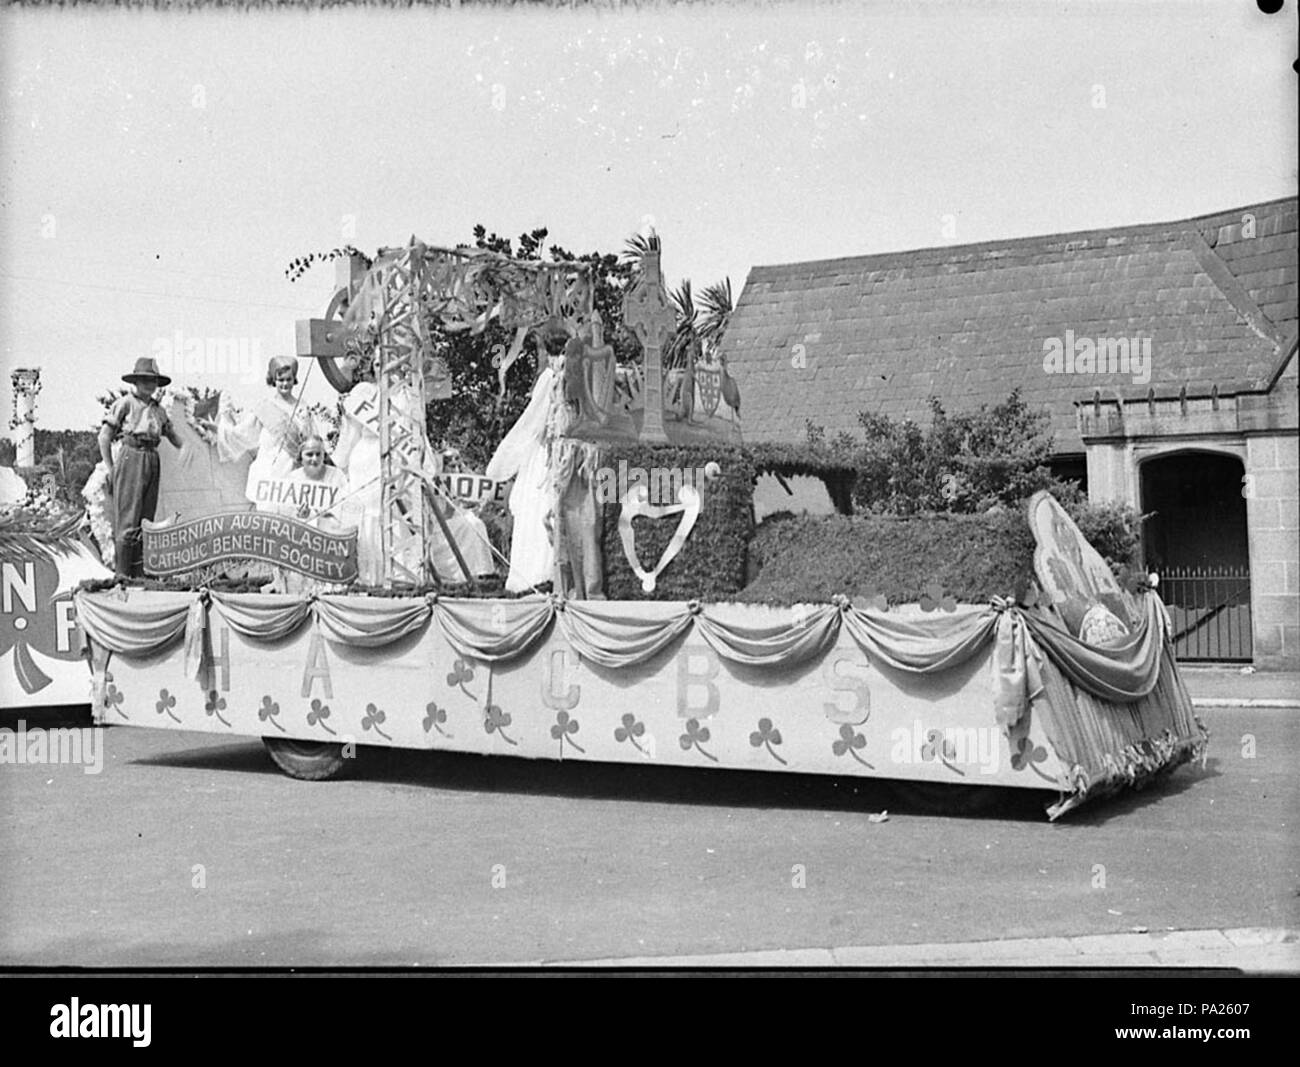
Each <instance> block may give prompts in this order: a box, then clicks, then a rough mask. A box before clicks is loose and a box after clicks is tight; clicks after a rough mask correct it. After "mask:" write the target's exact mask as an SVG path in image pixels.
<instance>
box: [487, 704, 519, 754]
mask: <svg viewBox="0 0 1300 1067" xmlns="http://www.w3.org/2000/svg"><path fill="white" fill-rule="evenodd" d="M509 725H510V713H509V712H508V711H502V710H501V709H500V708H499V707H497V705H495V704H489V705H488V706H487V712H486V713H485V718H484V719H483V729H484V730H486V731H487V732H488V733H492V731H493V730H495V731H496V732H497V733H499V734H500V735H501V736H502V738H504V739H505V740H506V741H508V742H509V743H510V744H512V745H517V744H519V742H518V741H516V740H515V739H514V738H513V737H511V736H510V735H509V734H507V733H506V727H507V726H509Z"/></svg>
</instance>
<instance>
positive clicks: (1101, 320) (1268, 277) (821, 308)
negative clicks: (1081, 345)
mask: <svg viewBox="0 0 1300 1067" xmlns="http://www.w3.org/2000/svg"><path fill="white" fill-rule="evenodd" d="M1296 206H1297V201H1296V200H1295V198H1290V199H1286V200H1277V201H1273V202H1270V203H1266V204H1257V205H1253V206H1249V207H1243V208H1238V209H1236V210H1234V211H1226V212H1223V213H1221V214H1217V215H1212V216H1205V217H1202V218H1196V219H1189V220H1185V221H1182V222H1171V223H1158V224H1154V225H1144V226H1129V227H1120V228H1116V229H1109V230H1097V231H1092V232H1087V233H1072V234H1059V235H1054V236H1046V237H1032V238H1023V239H1018V240H1010V241H994V242H988V243H985V244H978V245H964V246H949V247H945V248H930V249H923V250H920V251H915V252H896V253H886V254H883V255H875V256H857V257H853V258H848V259H832V260H821V261H818V262H812V263H792V264H786V265H781V266H767V267H755V268H754V269H753V270H751V271H750V274H749V279H748V281H747V283H746V285H745V289H744V292H742V293H741V296H740V300H739V301H738V302H737V305H736V310H735V312H734V313H733V315H732V318H731V323H730V325H729V327H728V329H727V334H726V337H725V339H724V341H723V353H724V355H725V356H726V358H727V360H728V362H729V364H730V367H731V371H732V374H733V375H734V377H735V378H736V380H737V382H738V383H739V384H740V388H741V395H742V400H743V407H742V411H743V415H744V423H743V426H744V434H745V440H746V441H748V442H755V443H757V442H762V441H788V442H797V441H802V440H804V439H805V437H806V424H807V422H808V420H812V421H813V422H815V423H820V424H821V425H823V426H825V427H826V429H827V430H828V432H831V433H834V432H835V431H837V430H841V429H845V430H850V431H854V430H856V429H857V426H858V423H857V416H858V413H859V412H860V411H873V412H879V413H882V414H887V415H891V416H894V417H902V416H910V417H912V418H914V419H916V420H918V421H921V422H926V421H928V413H929V406H928V398H929V396H930V395H931V394H934V395H937V396H938V397H940V399H941V400H942V401H943V402H944V405H945V407H947V408H948V409H949V410H950V411H957V410H961V409H963V408H966V407H970V406H976V405H979V404H982V403H985V404H996V403H998V402H999V401H1001V400H1003V399H1005V398H1006V396H1007V394H1008V393H1010V392H1011V390H1012V389H1013V388H1015V387H1016V386H1019V387H1020V389H1021V392H1022V394H1023V396H1024V397H1025V399H1026V400H1027V401H1029V402H1030V403H1032V404H1039V405H1044V406H1046V407H1047V408H1048V410H1049V411H1050V412H1051V415H1052V426H1053V429H1054V431H1055V433H1056V444H1057V450H1058V451H1059V452H1062V453H1070V452H1081V451H1082V450H1083V445H1082V442H1081V441H1080V440H1079V435H1078V431H1077V428H1076V425H1075V417H1074V408H1073V403H1074V401H1075V400H1079V399H1083V398H1091V397H1092V395H1093V391H1094V390H1095V389H1100V390H1101V392H1102V395H1103V397H1114V396H1115V395H1116V394H1117V393H1118V394H1120V395H1122V396H1124V397H1126V398H1127V397H1133V396H1145V395H1146V393H1147V391H1148V389H1151V388H1154V389H1155V390H1156V393H1157V395H1168V394H1169V393H1177V392H1178V390H1179V389H1180V388H1181V387H1183V386H1184V385H1186V387H1187V389H1188V391H1189V392H1195V391H1198V390H1208V389H1209V388H1210V387H1211V386H1213V385H1217V386H1218V388H1219V391H1220V392H1221V393H1229V392H1233V391H1237V390H1243V389H1256V388H1261V387H1262V386H1263V383H1265V382H1266V381H1267V380H1268V379H1269V377H1270V376H1271V374H1272V372H1273V370H1274V368H1275V366H1276V365H1277V362H1278V358H1279V352H1280V351H1281V348H1282V346H1283V345H1285V344H1286V343H1287V341H1288V340H1289V339H1291V338H1293V336H1294V333H1295V329H1296V318H1297V313H1296V300H1297V282H1298V280H1300V268H1298V267H1297V258H1296V230H1297V224H1296ZM1252 219H1253V222H1252ZM1252 228H1253V234H1254V235H1253V236H1250V233H1251V230H1252ZM1067 330H1069V331H1072V332H1073V335H1074V337H1075V338H1089V339H1094V340H1095V339H1098V338H1119V337H1128V338H1142V337H1147V338H1150V348H1151V373H1150V381H1149V382H1146V383H1143V384H1135V383H1134V381H1133V377H1134V375H1133V374H1132V373H1130V374H1119V373H1094V374H1073V375H1069V374H1048V373H1046V372H1045V371H1044V369H1043V355H1044V342H1045V340H1047V339H1049V338H1061V339H1062V340H1064V339H1065V337H1066V331H1067ZM800 346H802V347H800ZM801 360H802V361H803V362H805V363H806V365H805V366H802V367H801V366H799V365H798V364H799V362H800V361H801Z"/></svg>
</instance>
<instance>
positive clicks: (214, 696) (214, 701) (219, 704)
mask: <svg viewBox="0 0 1300 1067" xmlns="http://www.w3.org/2000/svg"><path fill="white" fill-rule="evenodd" d="M225 710H226V698H225V697H223V696H222V695H221V694H220V693H218V692H217V691H216V690H215V689H210V690H209V691H208V699H207V701H206V702H205V703H204V705H203V712H204V714H205V715H215V716H216V717H217V718H218V719H220V720H221V721H222V722H224V723H225V724H226V725H227V726H229V725H230V720H229V719H227V718H226V717H225V716H223V715H222V714H221V713H222V712H223V711H225Z"/></svg>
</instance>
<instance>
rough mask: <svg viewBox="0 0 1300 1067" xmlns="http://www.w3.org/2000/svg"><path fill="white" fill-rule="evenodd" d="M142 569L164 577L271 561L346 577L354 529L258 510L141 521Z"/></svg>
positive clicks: (353, 559) (351, 565)
mask: <svg viewBox="0 0 1300 1067" xmlns="http://www.w3.org/2000/svg"><path fill="white" fill-rule="evenodd" d="M141 529H142V531H143V534H144V569H145V573H147V574H151V575H153V576H154V577H158V578H165V577H169V576H172V575H176V574H184V573H186V572H187V571H194V570H200V569H202V568H205V567H211V566H212V565H214V564H217V563H228V562H249V561H251V562H255V563H270V564H273V565H274V566H276V567H283V568H284V569H286V570H290V571H295V572H297V573H298V574H303V575H306V576H307V577H308V578H317V579H320V580H321V581H326V582H339V583H342V582H350V581H353V580H355V579H356V576H357V532H356V530H355V529H352V530H347V531H345V532H342V533H331V532H327V531H325V530H318V529H316V528H315V527H314V526H311V525H309V524H308V523H305V522H299V521H298V520H297V519H291V518H286V517H284V516H281V515H269V514H266V513H265V512H260V511H228V512H218V513H217V514H214V515H204V516H203V517H201V518H197V519H190V520H188V521H186V522H171V523H152V522H148V521H146V522H144V523H143V525H142V527H141Z"/></svg>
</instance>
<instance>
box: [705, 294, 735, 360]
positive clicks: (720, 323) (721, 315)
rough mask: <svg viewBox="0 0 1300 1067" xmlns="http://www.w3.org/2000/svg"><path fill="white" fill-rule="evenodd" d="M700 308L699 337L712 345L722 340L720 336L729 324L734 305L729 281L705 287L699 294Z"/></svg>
mask: <svg viewBox="0 0 1300 1067" xmlns="http://www.w3.org/2000/svg"><path fill="white" fill-rule="evenodd" d="M700 307H701V308H703V310H704V313H703V314H702V315H701V316H700V336H701V337H702V338H703V339H704V340H706V341H710V342H712V343H713V344H715V345H716V344H717V343H718V342H719V341H721V340H722V335H723V334H724V333H725V332H726V330H727V325H728V323H730V322H731V313H732V311H734V310H735V303H734V302H733V300H732V297H731V279H730V278H724V279H723V280H722V281H720V282H714V283H713V284H712V285H707V286H705V287H704V290H703V291H702V292H701V293H700Z"/></svg>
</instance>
